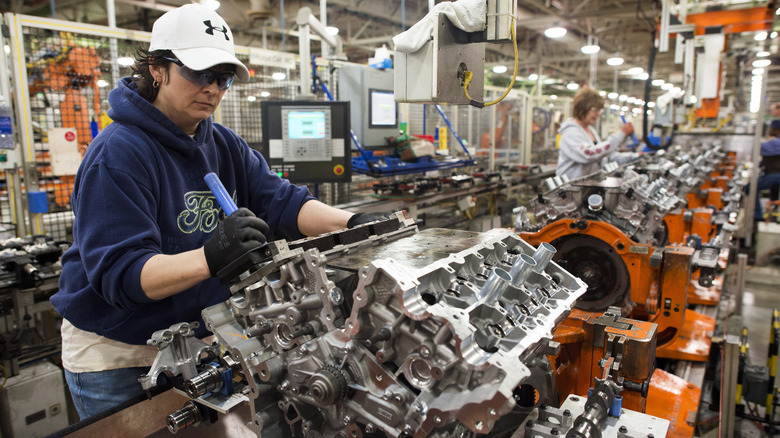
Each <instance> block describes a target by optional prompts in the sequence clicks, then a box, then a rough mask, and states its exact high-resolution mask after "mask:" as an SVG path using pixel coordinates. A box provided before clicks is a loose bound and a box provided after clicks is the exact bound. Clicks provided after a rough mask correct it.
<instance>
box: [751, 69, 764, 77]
mask: <svg viewBox="0 0 780 438" xmlns="http://www.w3.org/2000/svg"><path fill="white" fill-rule="evenodd" d="M762 74H764V69H763V68H754V69H753V76H761V75H762Z"/></svg>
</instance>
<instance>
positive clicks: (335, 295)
mask: <svg viewBox="0 0 780 438" xmlns="http://www.w3.org/2000/svg"><path fill="white" fill-rule="evenodd" d="M330 302H331V303H333V304H335V305H337V306H338V305H341V303H343V302H344V294H343V293H342V292H341V289H338V288H335V289H333V290H331V291H330Z"/></svg>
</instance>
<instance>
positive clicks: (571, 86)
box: [566, 82, 580, 90]
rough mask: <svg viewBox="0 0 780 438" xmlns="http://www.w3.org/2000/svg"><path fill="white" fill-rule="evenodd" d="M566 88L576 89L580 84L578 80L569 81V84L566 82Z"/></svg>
mask: <svg viewBox="0 0 780 438" xmlns="http://www.w3.org/2000/svg"><path fill="white" fill-rule="evenodd" d="M566 88H568V89H569V90H576V89H578V88H580V85H579V84H578V83H576V82H569V83H568V84H566Z"/></svg>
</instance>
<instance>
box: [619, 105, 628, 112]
mask: <svg viewBox="0 0 780 438" xmlns="http://www.w3.org/2000/svg"><path fill="white" fill-rule="evenodd" d="M620 111H628V107H627V106H621V107H620Z"/></svg>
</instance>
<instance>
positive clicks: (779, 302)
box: [724, 266, 780, 438]
mask: <svg viewBox="0 0 780 438" xmlns="http://www.w3.org/2000/svg"><path fill="white" fill-rule="evenodd" d="M746 278H747V283H746V284H745V291H744V294H743V299H742V304H743V305H742V322H743V324H744V326H745V327H747V329H748V339H749V341H750V350H749V352H748V357H749V361H750V364H753V365H766V363H767V353H768V348H769V336H770V328H771V321H772V309H780V287H778V285H780V267H776V266H755V267H754V266H749V267H748V270H747V275H746ZM759 412H760V415H761V416H763V414H764V409H763V408H761V409H760V410H759ZM724 435H725V434H724ZM775 435H780V431H778V432H776V433H774V434H770V433H768V432H765V431H764V430H762V429H761V428H760V427H759V425H758V424H757V423H754V422H753V421H750V420H740V419H738V420H737V422H736V427H735V431H734V436H735V437H746V438H747V437H765V436H775Z"/></svg>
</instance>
